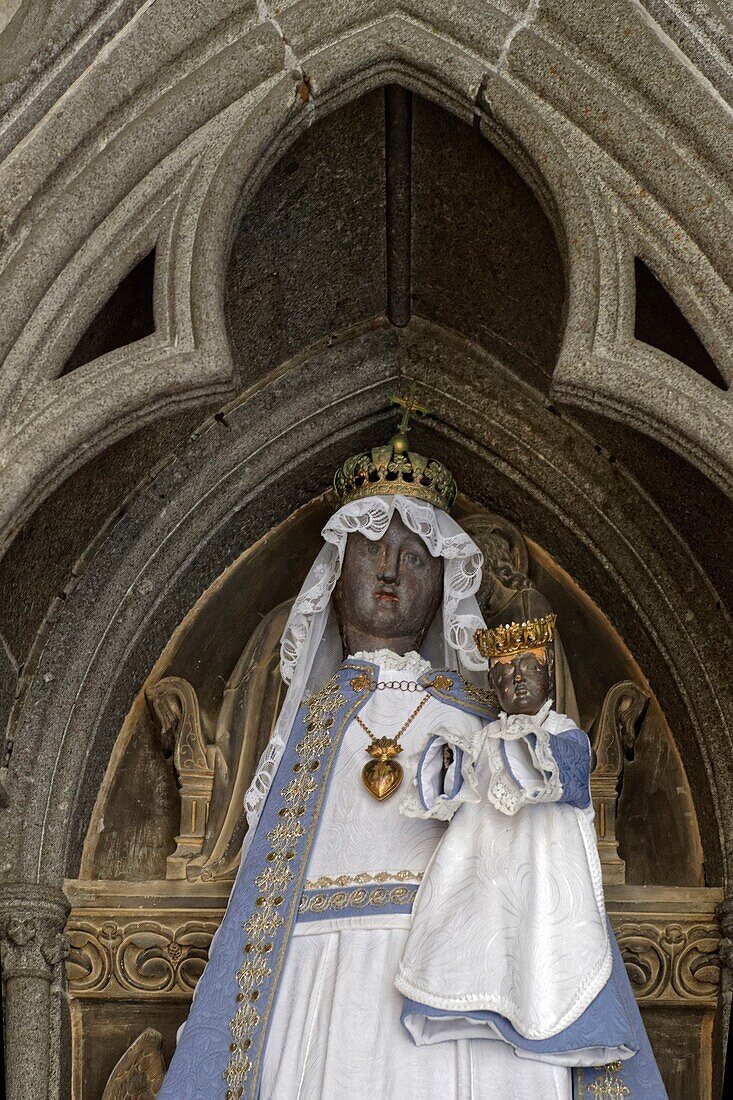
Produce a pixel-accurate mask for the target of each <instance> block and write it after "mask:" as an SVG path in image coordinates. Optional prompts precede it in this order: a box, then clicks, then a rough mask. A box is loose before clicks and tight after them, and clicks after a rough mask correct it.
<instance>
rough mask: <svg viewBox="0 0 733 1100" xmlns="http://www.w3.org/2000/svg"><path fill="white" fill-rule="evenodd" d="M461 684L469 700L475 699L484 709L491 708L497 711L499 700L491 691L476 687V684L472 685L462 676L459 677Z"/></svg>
mask: <svg viewBox="0 0 733 1100" xmlns="http://www.w3.org/2000/svg"><path fill="white" fill-rule="evenodd" d="M461 682H462V683H463V690H464V691H465V693H466V695H467V696H468V697H469V699H475V700H476V701H477V702H478V703H482V704H483V705H484V706H485V707H491V708H492V710H498V709H499V700H498V699H497V697H496V695H495V694H494V692H493V691H488V690H487V689H486V688H480V687H477V686H476V684H472V683H471V681H470V680H466V679H465V677H463V676H461Z"/></svg>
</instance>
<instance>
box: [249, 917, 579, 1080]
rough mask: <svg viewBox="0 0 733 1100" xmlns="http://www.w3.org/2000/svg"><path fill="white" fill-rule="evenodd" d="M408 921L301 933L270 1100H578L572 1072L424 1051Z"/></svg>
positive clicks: (276, 1022)
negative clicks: (401, 965)
mask: <svg viewBox="0 0 733 1100" xmlns="http://www.w3.org/2000/svg"><path fill="white" fill-rule="evenodd" d="M409 921H410V918H409V915H407V914H406V915H404V916H391V917H390V916H383V917H381V918H380V917H356V918H354V919H352V920H344V919H339V920H334V921H314V922H312V923H307V924H299V925H297V927H296V929H295V933H294V936H293V940H292V943H291V947H290V955H289V957H288V961H287V964H286V967H285V972H284V974H283V976H282V978H281V980H280V992H279V994H278V1000H277V1004H276V1006H275V1012H274V1014H273V1019H272V1026H271V1029H270V1034H269V1037H268V1041H267V1050H266V1052H265V1060H264V1066H263V1074H262V1084H261V1091H260V1097H261V1100H570V1098H571V1094H572V1086H571V1073H570V1070H568V1069H567V1068H565V1067H564V1066H553V1065H548V1064H547V1063H544V1062H536V1061H529V1060H527V1059H522V1058H518V1057H517V1056H516V1055H515V1053H514V1050H513V1048H512V1047H510V1046H509V1045H508V1044H506V1043H502V1042H491V1041H487V1040H486V1039H460V1040H457V1041H456V1040H452V1041H449V1042H445V1043H435V1044H434V1045H430V1046H416V1045H415V1043H414V1042H413V1041H412V1039H411V1038H410V1036H409V1035H408V1033H407V1031H406V1030H405V1028H404V1027H403V1026H402V1024H401V1023H400V1012H401V1010H402V998H401V997H400V995H399V993H398V992H397V990H396V989H395V988H394V985H393V982H392V979H393V978H394V974H395V971H396V969H397V964H398V961H399V958H400V955H401V954H402V950H403V948H404V944H405V939H406V937H407V935H408V931H409Z"/></svg>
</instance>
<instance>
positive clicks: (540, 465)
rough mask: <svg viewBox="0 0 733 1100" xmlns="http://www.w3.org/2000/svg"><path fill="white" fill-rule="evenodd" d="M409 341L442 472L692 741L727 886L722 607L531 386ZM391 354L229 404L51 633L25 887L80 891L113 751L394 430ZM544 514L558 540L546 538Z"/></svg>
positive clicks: (115, 536)
mask: <svg viewBox="0 0 733 1100" xmlns="http://www.w3.org/2000/svg"><path fill="white" fill-rule="evenodd" d="M400 339H404V340H407V341H409V343H410V345H411V354H412V361H413V362H415V361H419V362H420V368H421V376H422V378H423V384H424V385H425V386H426V389H427V392H428V394H429V398H430V401H431V405H432V407H433V408H434V409H435V410H436V413H435V416H434V417H433V418H432V421H431V430H430V440H429V442H430V444H431V447H432V449H433V450H436V449H437V453H439V454H440V453H443V454H448V453H450V454H451V455H452V457H453V465H454V466H455V465H456V456H458V462H459V467H458V468H459V472H460V470H461V466H462V467H463V483H464V487H465V489H466V491H467V492H468V493H469V495H473V496H475V497H476V498H477V499H481V498H484V499H486V498H487V494H488V499H492V501H493V500H497V501H498V505H499V506H500V507H503V508H504V510H505V511H507V512H509V513H511V515H512V518H513V519H519V520H521V522H522V525H523V527H524V529H525V530H526V531H527V533H528V534H529V535H535V534H537V533H538V531H539V529H540V527H543V528H544V541H545V544H546V545H547V548H548V550H549V551H550V552H551V553H552V554H553V556H555V557H556V559H557V560H558V562H559V563H561V564H567V565H569V566H571V567H572V568H573V571H574V575H575V576H576V578H577V579H578V581H579V583H581V584H582V586H583V587H584V588H585V589H586V591H588V592H589V594H590V595H591V596H592V598H594V599H597V600H598V602H599V604H600V606H601V607H602V608H603V610H604V611H605V612H606V613H607V614H608V616H609V618H610V619H611V621H612V622H613V623H614V625H615V626H616V627H617V628H618V629H619V631H620V633H621V634H622V636H624V637H625V638H626V639H627V640H628V642H629V644H630V645H631V646H632V648H633V651H634V652H635V655H636V656H637V659H639V660H640V663H641V664H642V667H645V670H646V671H647V674H649V669H650V667H652V666H653V668H654V674H653V675H651V676H650V679H652V682H653V686H654V687H655V690H656V692H657V694H658V697H659V698H660V702H661V704H662V706H663V708H664V709H665V712H666V713H667V714H668V715H669V717H670V721H671V723H672V726H673V728H674V729H675V731H676V732H677V734H678V736H679V737H680V738H682V740H681V741H680V750H681V752H682V755H683V759H684V760H686V761H687V762H688V764H689V762H690V761H691V760H692V759H693V758H695V759H698V760H699V762H700V768H699V769H698V771H697V787H695V783H694V782H693V792H694V794H695V796H696V803H697V806H698V812H699V813H700V816H701V824H702V827H703V835H704V837H705V838H706V841H707V850H706V860H707V866H708V872H709V874H710V875H711V876H714V877H715V878H718V879H720V878H721V877H722V878H723V879H724V880H726V881H727V878H728V875H729V873H730V863H729V860H730V858H731V856H733V851H731V849H730V839H729V837H728V838H726V832H727V831H728V830H727V825H726V823H727V822H729V821H730V815H731V813H733V806H732V805H731V795H730V790H731V789H733V783H732V782H731V780H732V779H733V776H731V775H729V771H730V768H731V764H730V760H731V759H733V753H731V752H730V749H729V747H727V748H726V747H724V746H729V738H730V728H731V721H730V715H729V713H728V711H729V709H730V700H729V698H728V695H727V680H726V675H725V669H724V667H721V665H720V662H719V660H718V656H719V651H718V650H717V648H716V645H715V644H714V640H713V639H712V638H711V635H710V623H711V622H712V621H718V622H719V623H720V627H721V629H722V628H724V625H725V615H724V613H723V612H721V611H720V610H719V609H717V608H716V606H715V598H714V593H713V591H712V590H711V589H710V588H709V587H708V586H707V584H706V582H705V581H704V579H703V578H702V577H701V576H700V575H699V574H698V573H697V567H696V565H695V563H694V561H693V560H692V559H691V558H690V556H689V552H688V551H687V550H686V548H685V547H684V546H683V545H682V544H681V543H680V542H679V541H678V540H677V539H676V538H675V536H674V534H673V533H672V532H671V531H670V530H669V528H666V525H665V524H664V521H662V520H661V517H659V516H658V515H655V511H654V509H653V507H652V506H651V505H650V504H649V502H647V501H646V500H645V498H644V497H643V495H642V494H640V493H639V492H638V491H635V490H634V488H633V483H631V482H630V481H627V480H626V479H619V475H618V473H617V471H616V470H614V467H613V466H612V465H610V464H609V463H608V462H607V460H606V459H605V458H603V456H602V455H599V454H598V452H597V450H596V449H595V448H594V446H593V444H592V442H591V441H590V440H589V439H588V438H587V437H585V435H584V433H583V432H582V431H580V430H579V429H577V428H576V427H574V426H572V425H571V424H569V423H567V422H565V421H562V420H559V419H558V418H556V417H554V416H553V414H552V413H550V412H548V411H547V410H546V409H544V407H543V405H542V404H541V402H539V401H538V400H537V398H536V397H535V396H534V395H533V394H532V393H531V391H530V388H529V387H526V386H521V387H520V392H519V394H517V387H516V382H512V384H511V385H512V389H511V393H512V402H510V401H508V392H507V385H508V384H509V380H508V377H507V376H506V375H505V374H504V372H503V371H502V369H501V368H500V367H499V366H498V364H493V368H494V369H493V371H492V373H491V375H485V374H482V375H481V384H480V388H477V382H476V378H475V375H476V370H475V363H476V357H477V355H478V358H482V356H481V354H480V353H477V352H476V351H475V349H473V350H472V349H470V348H469V347H468V346H466V345H465V342H463V341H461V340H459V339H458V338H456V337H455V336H452V335H450V334H446V333H444V332H443V331H442V330H440V329H438V328H437V327H436V326H432V325H427V324H424V323H417V324H415V325H411V326H410V327H409V328H408V330H406V332H405V334H404V336H403V337H401V338H400ZM397 342H398V341H397V340H396V339H395V337H394V335H393V334H392V333H391V332H390V331H389V330H387V329H377V330H376V331H373V332H369V333H366V334H364V335H362V336H361V337H358V338H356V339H354V340H353V341H352V342H351V343H350V345H349V344H346V345H344V344H341V345H339V344H334V346H333V347H332V348H331V349H328V350H327V351H317V352H315V353H314V354H311V355H306V356H300V357H298V369H299V372H300V375H299V376H300V379H301V385H300V388H299V391H298V394H297V396H296V395H293V393H292V388H291V387H290V386H289V383H288V379H287V376H281V377H280V378H279V379H278V380H277V381H276V382H274V383H272V384H271V387H269V389H270V392H269V393H265V392H264V391H263V392H260V393H258V394H255V395H254V396H253V397H251V398H249V399H247V400H245V401H243V402H235V404H234V406H233V407H232V408H230V409H228V410H227V413H226V418H227V425H228V426H226V427H223V426H220V425H219V424H218V423H216V422H212V423H211V425H210V427H209V428H208V429H207V430H205V431H204V432H202V433H201V434H200V435H199V436H198V437H197V438H195V439H194V440H193V441H192V443H191V444H190V445H189V447H188V448H186V449H185V450H184V451H183V452H182V453H181V454H180V455H179V457H178V458H177V459H176V460H175V461H173V462H172V463H171V464H170V465H169V466H168V467H167V468H166V469H165V470H164V471H162V472H161V473H159V474H158V476H157V477H156V478H154V479H153V481H152V482H151V483H150V484H149V485H148V486H147V487H146V488H145V489H144V490H143V491H142V493H141V494H140V496H139V498H138V500H137V501H136V502H135V503H134V504H131V506H130V507H129V508H128V509H127V511H126V514H125V516H124V517H123V518H122V519H121V520H120V522H119V523H118V524H117V525H116V526H115V528H114V529H113V530H112V531H111V532H110V535H109V536H108V538H107V539H106V540H105V542H104V543H103V545H102V546H101V548H100V550H99V552H98V554H97V556H96V557H95V558H94V559H93V561H92V563H91V565H90V567H89V569H88V571H87V573H86V574H85V575H84V577H83V578H82V580H81V582H80V584H79V586H78V587H77V589H76V590H75V591H74V592H73V594H72V596H71V597H70V598H69V599H68V600H67V605H66V607H65V609H64V611H63V614H62V615H61V617H60V618H59V620H58V622H57V623H56V624H55V625H54V626H53V628H52V630H51V633H50V636H49V639H48V641H47V643H46V645H45V647H44V650H43V652H42V654H41V659H40V662H39V665H38V668H37V671H36V674H35V677H34V680H33V683H32V684H31V686H30V689H29V692H28V695H27V697H26V700H25V703H24V706H23V709H22V712H21V714H20V717H19V721H18V724H17V728H16V738H15V748H14V752H13V757H12V762H13V765H12V766H13V770H12V773H11V788H10V789H11V798H12V800H13V803H14V804H15V805H16V806H17V807H18V809H19V810H20V809H21V807H22V815H19V816H18V818H17V820H18V823H19V825H20V822H21V820H22V828H20V829H19V832H18V834H17V837H16V843H17V845H18V848H17V855H16V858H15V859H14V861H13V863H14V868H15V871H16V874H17V877H18V878H19V879H22V880H25V881H38V882H48V883H50V882H56V883H58V884H60V882H61V880H62V878H63V877H64V876H68V875H70V874H73V871H74V866H75V863H76V860H77V859H78V854H79V846H80V844H81V840H82V838H83V835H84V832H85V828H86V820H87V815H88V812H89V811H90V809H91V804H92V802H93V799H94V796H95V794H96V789H97V787H98V783H99V781H100V780H101V774H102V771H103V769H104V766H105V765H106V759H107V757H108V755H109V752H110V751H111V747H112V745H111V740H110V739H111V738H113V737H114V734H115V732H116V730H117V729H118V728H119V726H120V725H121V721H122V718H123V717H124V714H125V713H126V709H127V707H128V706H129V705H130V703H131V701H132V698H134V695H135V693H136V690H137V687H139V683H140V682H141V680H142V678H144V675H145V673H146V671H147V669H148V668H149V667H152V663H153V662H154V660H155V658H156V656H157V653H159V652H160V650H161V649H162V648H163V645H164V644H165V642H166V640H167V638H168V637H169V636H170V633H171V632H172V629H173V627H174V626H175V625H176V624H177V621H178V619H179V618H180V617H181V616H182V615H183V614H184V613H185V611H186V610H187V609H188V607H189V606H191V605H192V603H193V601H194V600H195V598H196V596H197V595H198V594H200V593H201V592H202V591H203V590H204V589H205V588H206V587H207V585H208V583H210V582H211V581H212V580H214V579H215V577H216V576H217V575H218V573H219V572H220V571H221V569H222V568H223V567H224V566H225V565H226V564H228V563H229V562H230V561H231V560H232V559H233V557H234V556H236V554H237V553H238V552H239V551H240V550H241V549H243V548H244V547H245V546H246V545H248V544H249V543H250V542H251V541H254V539H255V538H257V537H259V535H261V534H262V533H264V531H265V530H267V528H268V526H270V525H272V524H273V523H274V522H277V521H279V520H280V519H282V518H284V517H285V515H287V514H288V513H289V512H290V511H291V510H292V509H293V508H294V507H297V506H298V504H300V503H304V502H305V501H306V500H307V499H309V497H310V495H311V493H312V491H313V490H314V489H321V488H323V487H324V486H325V485H326V484H327V483H328V478H329V471H330V470H331V468H332V466H333V464H334V462H335V461H336V460H337V459H338V456H339V455H340V454H343V453H345V452H346V451H347V450H348V449H349V447H351V446H355V445H358V444H359V442H361V441H366V440H367V439H369V438H373V437H374V434H375V432H378V431H380V430H384V428H383V427H381V425H383V423H384V416H383V413H382V410H383V409H384V407H385V404H386V400H387V397H388V394H389V392H390V391H391V389H392V387H393V385H394V382H395V376H396V374H397V367H396V364H395V356H396V352H397ZM349 360H351V361H353V362H354V363H358V364H359V366H360V367H361V368H364V367H365V366H366V367H367V368H368V376H369V381H368V383H365V384H364V385H363V386H361V387H359V388H358V389H354V387H353V379H352V378H351V377H349V378H348V379H343V378H342V379H341V381H340V382H339V375H338V372H337V371H335V370H334V368H335V366H336V364H342V363H343V362H344V361H349ZM489 379H493V380H494V381H493V382H491V381H488V380H489ZM324 386H326V387H327V389H328V390H329V392H330V398H329V400H328V401H327V402H326V403H325V405H324ZM479 395H481V400H479ZM273 398H275V399H276V407H277V409H278V413H277V418H278V424H279V428H278V431H277V432H276V433H275V438H274V439H271V438H270V432H269V431H268V429H267V427H266V426H265V425H264V424H263V423H262V420H263V418H262V413H261V412H260V413H258V409H259V408H265V407H272V406H271V402H272V400H273ZM512 403H513V407H512ZM553 436H556V437H557V438H556V441H555V444H554V443H553ZM570 441H572V443H571V445H569V444H570ZM569 455H570V456H571V457H569ZM499 483H500V485H501V488H499V489H497V484H499ZM502 494H503V496H502ZM245 515H246V521H245V520H243V517H244V516H245ZM553 515H554V516H557V521H558V522H557V526H556V527H553V526H552V524H550V525H549V526H548V521H549V517H551V516H553ZM660 540H664V544H663V545H664V549H663V551H660V549H659V545H660ZM212 546H215V549H214V550H212ZM622 604H623V606H622ZM693 609H694V610H693ZM72 640H73V643H72ZM655 677H656V678H657V681H658V682H657V683H654V679H655ZM136 685H137V686H136ZM721 738H723V740H722V741H721ZM693 770H694V769H693ZM703 774H704V775H706V779H705V780H703V779H702V776H703ZM701 783H703V786H704V787H705V791H706V792H707V793H704V792H703V789H702V788H701V787H700V784H701ZM8 820H9V821H12V820H13V814H12V813H11V814H10V815H9V818H8ZM713 838H715V839H713ZM718 845H719V846H718ZM14 877H16V876H15V875H14Z"/></svg>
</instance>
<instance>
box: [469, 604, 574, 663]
mask: <svg viewBox="0 0 733 1100" xmlns="http://www.w3.org/2000/svg"><path fill="white" fill-rule="evenodd" d="M556 622H557V615H545V617H544V619H529V620H528V621H527V622H526V623H507V624H506V625H505V626H495V627H493V629H484V630H477V631H476V633H475V634H474V636H473V637H474V641H475V642H476V645H477V646H478V651H479V653H480V654H481V656H482V657H488V658H491V657H511V656H514V654H516V653H524V652H525V651H526V650H528V649H540V648H541V647H542V646H546V645H550V643H551V642H552V641H553V639H554V637H555V623H556Z"/></svg>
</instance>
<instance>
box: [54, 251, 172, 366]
mask: <svg viewBox="0 0 733 1100" xmlns="http://www.w3.org/2000/svg"><path fill="white" fill-rule="evenodd" d="M154 275H155V249H154V248H153V249H152V250H151V251H150V252H148V254H147V255H146V256H143V258H142V260H140V261H139V263H136V264H135V266H134V267H133V269H132V271H130V272H129V273H128V274H127V275H125V277H124V279H123V280H122V282H121V283H120V284H119V285H118V287H117V288H116V290H115V291H114V292H113V293H112V295H111V296H110V297H109V298H108V299H107V301H106V302H105V304H104V305H103V306H102V308H101V309H100V311H99V313H98V314H97V315H96V317H95V318H94V320H93V321H92V322H91V324H90V325H89V326H88V328H87V330H86V332H85V333H84V335H83V336H82V338H81V340H80V341H79V343H78V344H77V345H76V347H75V348H74V350H73V352H72V353H71V355H70V356H69V358H68V359H67V360H66V363H65V364H64V369H63V370H62V371H61V375H60V377H63V376H64V375H65V374H71V372H72V371H75V370H76V369H77V367H83V366H84V364H85V363H91V361H92V359H98V358H99V357H100V355H107V354H108V353H109V352H110V351H115V350H116V349H117V348H124V347H126V345H127V344H134V343H135V341H136V340H142V338H143V337H144V336H150V335H151V333H153V332H155V316H154V314H153V277H154Z"/></svg>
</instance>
